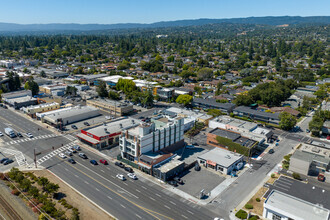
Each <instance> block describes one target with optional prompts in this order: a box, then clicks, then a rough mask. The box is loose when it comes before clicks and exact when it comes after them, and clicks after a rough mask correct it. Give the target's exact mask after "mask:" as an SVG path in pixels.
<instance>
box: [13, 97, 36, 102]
mask: <svg viewBox="0 0 330 220" xmlns="http://www.w3.org/2000/svg"><path fill="white" fill-rule="evenodd" d="M34 100H37V99H36V98H33V97H31V96H24V97H18V98H13V99H9V100H7V102H10V103H15V102H16V103H22V102H28V101H34Z"/></svg>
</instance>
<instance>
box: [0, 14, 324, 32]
mask: <svg viewBox="0 0 330 220" xmlns="http://www.w3.org/2000/svg"><path fill="white" fill-rule="evenodd" d="M218 23H236V24H262V25H284V24H288V25H293V24H330V16H313V17H300V16H280V17H272V16H269V17H249V18H229V19H207V18H202V19H196V20H177V21H161V22H155V23H151V24H140V23H120V24H75V23H72V24H69V23H68V24H60V23H52V24H15V23H1V22H0V32H21V31H93V30H109V29H130V28H158V27H182V26H198V25H205V24H218Z"/></svg>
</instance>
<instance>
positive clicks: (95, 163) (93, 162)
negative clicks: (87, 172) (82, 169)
mask: <svg viewBox="0 0 330 220" xmlns="http://www.w3.org/2000/svg"><path fill="white" fill-rule="evenodd" d="M89 162H90V163H91V164H93V165H98V163H97V161H96V160H90V161H89Z"/></svg>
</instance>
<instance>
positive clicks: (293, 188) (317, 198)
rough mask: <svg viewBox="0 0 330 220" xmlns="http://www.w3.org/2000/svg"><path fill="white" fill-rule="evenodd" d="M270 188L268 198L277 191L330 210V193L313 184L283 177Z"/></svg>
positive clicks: (266, 195) (267, 193)
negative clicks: (273, 191)
mask: <svg viewBox="0 0 330 220" xmlns="http://www.w3.org/2000/svg"><path fill="white" fill-rule="evenodd" d="M268 187H269V190H268V191H267V192H266V194H265V197H266V198H267V197H268V195H269V194H270V193H271V191H272V190H277V191H280V192H283V193H286V194H288V195H291V196H293V197H296V198H299V199H302V200H304V201H307V202H310V203H312V204H320V205H322V206H323V207H324V208H326V209H330V199H329V198H330V191H328V190H326V189H323V188H320V187H318V186H314V185H313V184H311V183H305V182H301V181H297V180H295V179H291V178H288V177H285V176H281V177H280V178H279V179H277V180H276V181H275V182H274V184H273V185H268Z"/></svg>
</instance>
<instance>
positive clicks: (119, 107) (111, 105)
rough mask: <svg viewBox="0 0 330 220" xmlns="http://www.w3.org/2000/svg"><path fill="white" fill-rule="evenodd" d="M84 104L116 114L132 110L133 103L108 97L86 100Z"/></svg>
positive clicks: (119, 114) (120, 114) (126, 113)
mask: <svg viewBox="0 0 330 220" xmlns="http://www.w3.org/2000/svg"><path fill="white" fill-rule="evenodd" d="M86 105H88V106H93V107H95V108H98V109H100V110H102V111H105V112H107V113H109V114H112V115H116V116H123V115H128V114H130V113H132V112H133V110H134V109H133V105H131V104H127V103H121V102H117V101H113V100H109V99H90V100H87V101H86Z"/></svg>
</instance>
